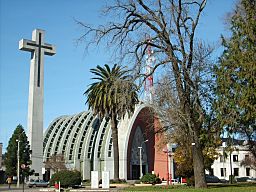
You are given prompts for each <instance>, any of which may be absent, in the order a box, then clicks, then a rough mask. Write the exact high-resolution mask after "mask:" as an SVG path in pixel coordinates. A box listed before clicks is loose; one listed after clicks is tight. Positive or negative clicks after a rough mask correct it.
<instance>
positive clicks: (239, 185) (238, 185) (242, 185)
mask: <svg viewBox="0 0 256 192" xmlns="http://www.w3.org/2000/svg"><path fill="white" fill-rule="evenodd" d="M255 186H256V183H234V184H229V183H222V184H208V188H225V187H255Z"/></svg>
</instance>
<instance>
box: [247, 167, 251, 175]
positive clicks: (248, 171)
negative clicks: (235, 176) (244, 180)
mask: <svg viewBox="0 0 256 192" xmlns="http://www.w3.org/2000/svg"><path fill="white" fill-rule="evenodd" d="M246 176H247V177H249V176H250V168H248V167H247V168H246Z"/></svg>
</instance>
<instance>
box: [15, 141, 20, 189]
mask: <svg viewBox="0 0 256 192" xmlns="http://www.w3.org/2000/svg"><path fill="white" fill-rule="evenodd" d="M16 142H17V143H18V152H17V188H19V187H20V140H19V139H16Z"/></svg>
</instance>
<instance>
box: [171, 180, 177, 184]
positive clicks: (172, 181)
mask: <svg viewBox="0 0 256 192" xmlns="http://www.w3.org/2000/svg"><path fill="white" fill-rule="evenodd" d="M178 183H179V181H178V179H171V184H172V185H177V184H178Z"/></svg>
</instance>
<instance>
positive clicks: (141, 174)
mask: <svg viewBox="0 0 256 192" xmlns="http://www.w3.org/2000/svg"><path fill="white" fill-rule="evenodd" d="M146 142H148V139H147V140H145V141H143V142H142V143H141V146H139V147H138V149H139V150H140V179H141V178H142V176H143V172H142V145H143V143H146Z"/></svg>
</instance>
